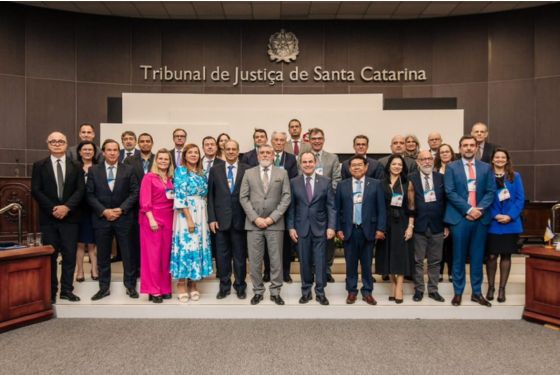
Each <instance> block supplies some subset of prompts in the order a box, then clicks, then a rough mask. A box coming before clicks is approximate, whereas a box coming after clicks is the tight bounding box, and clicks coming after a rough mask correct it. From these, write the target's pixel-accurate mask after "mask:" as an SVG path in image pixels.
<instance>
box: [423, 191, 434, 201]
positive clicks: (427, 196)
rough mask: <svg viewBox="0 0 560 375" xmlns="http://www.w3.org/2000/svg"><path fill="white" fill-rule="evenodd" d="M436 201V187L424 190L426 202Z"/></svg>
mask: <svg viewBox="0 0 560 375" xmlns="http://www.w3.org/2000/svg"><path fill="white" fill-rule="evenodd" d="M435 201H437V199H436V192H435V191H434V189H431V190H428V191H425V192H424V202H426V203H430V202H435Z"/></svg>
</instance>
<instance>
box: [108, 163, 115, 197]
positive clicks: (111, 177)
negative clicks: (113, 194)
mask: <svg viewBox="0 0 560 375" xmlns="http://www.w3.org/2000/svg"><path fill="white" fill-rule="evenodd" d="M113 169H115V167H113V166H111V167H109V173H108V174H107V183H108V184H109V189H110V190H111V191H113V187H114V186H115V174H114V173H113Z"/></svg>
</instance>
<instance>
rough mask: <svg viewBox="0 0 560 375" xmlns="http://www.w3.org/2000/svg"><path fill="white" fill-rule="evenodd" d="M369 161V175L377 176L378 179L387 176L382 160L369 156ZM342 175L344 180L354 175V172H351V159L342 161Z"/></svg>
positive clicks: (367, 174)
mask: <svg viewBox="0 0 560 375" xmlns="http://www.w3.org/2000/svg"><path fill="white" fill-rule="evenodd" d="M367 162H368V167H367V171H366V176H367V177H371V178H376V179H378V180H382V179H384V178H385V171H384V170H383V166H382V165H381V163H380V162H378V161H377V160H375V159H372V158H367ZM341 175H342V179H343V180H346V179H347V178H350V177H352V174H350V159H348V160H345V161H344V162H343V163H342V168H341Z"/></svg>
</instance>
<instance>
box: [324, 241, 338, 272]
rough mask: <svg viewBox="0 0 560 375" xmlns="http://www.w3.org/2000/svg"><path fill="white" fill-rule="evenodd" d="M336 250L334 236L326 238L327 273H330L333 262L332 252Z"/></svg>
mask: <svg viewBox="0 0 560 375" xmlns="http://www.w3.org/2000/svg"><path fill="white" fill-rule="evenodd" d="M335 252H336V244H335V243H334V238H333V239H332V240H327V268H326V271H327V275H332V266H333V264H334V253H335Z"/></svg>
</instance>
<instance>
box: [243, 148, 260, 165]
mask: <svg viewBox="0 0 560 375" xmlns="http://www.w3.org/2000/svg"><path fill="white" fill-rule="evenodd" d="M240 161H241V162H242V163H243V164H247V165H248V166H249V167H256V166H257V165H259V159H258V157H257V149H256V148H254V149H252V150H251V151H247V152H246V153H244V154H243V156H242V157H241V160H240Z"/></svg>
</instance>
